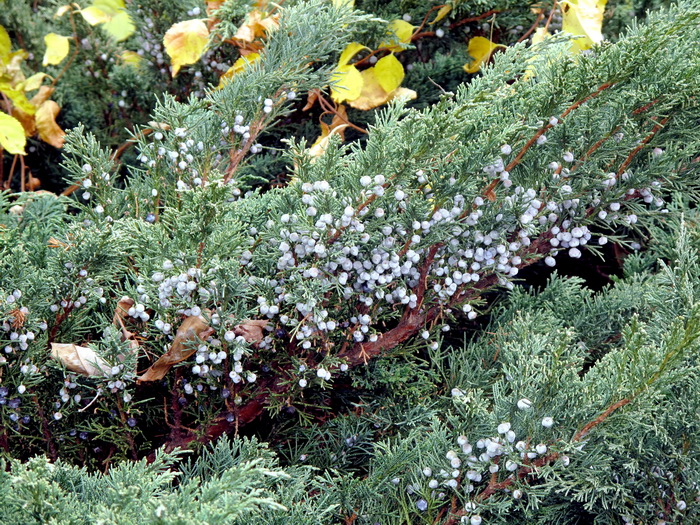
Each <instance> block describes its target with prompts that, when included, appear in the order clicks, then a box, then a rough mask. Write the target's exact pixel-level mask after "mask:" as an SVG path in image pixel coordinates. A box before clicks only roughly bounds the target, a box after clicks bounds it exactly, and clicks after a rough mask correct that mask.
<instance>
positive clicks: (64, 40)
mask: <svg viewBox="0 0 700 525" xmlns="http://www.w3.org/2000/svg"><path fill="white" fill-rule="evenodd" d="M69 41H70V39H69V38H68V37H67V36H61V35H57V34H56V33H49V34H48V35H46V36H45V37H44V43H45V44H46V53H44V61H43V62H42V63H43V64H44V65H45V66H49V65H51V66H56V65H58V64H60V63H61V62H63V59H64V58H66V57H67V56H68V52H69V51H70V45H69V44H68V42H69Z"/></svg>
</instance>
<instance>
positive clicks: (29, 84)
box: [18, 73, 47, 91]
mask: <svg viewBox="0 0 700 525" xmlns="http://www.w3.org/2000/svg"><path fill="white" fill-rule="evenodd" d="M46 76H47V75H46V73H34V74H33V75H32V76H31V77H29V78H28V79H27V80H25V81H24V82H22V83H20V85H19V86H18V87H20V88H21V89H22V90H23V91H34V90H36V89H39V88H40V87H41V84H42V82H44V79H45V78H46Z"/></svg>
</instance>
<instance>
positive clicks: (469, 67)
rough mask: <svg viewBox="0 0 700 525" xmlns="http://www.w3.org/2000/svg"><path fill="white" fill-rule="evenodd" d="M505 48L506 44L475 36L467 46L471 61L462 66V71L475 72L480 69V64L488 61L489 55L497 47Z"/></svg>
mask: <svg viewBox="0 0 700 525" xmlns="http://www.w3.org/2000/svg"><path fill="white" fill-rule="evenodd" d="M499 47H500V48H503V49H505V47H506V46H504V45H501V44H494V43H493V42H491V41H490V40H489V39H488V38H484V37H483V36H475V37H474V38H472V39H471V40H469V45H468V46H467V52H468V53H469V55H470V56H471V57H472V59H473V60H472V61H471V62H470V63H469V64H466V65H465V66H464V71H466V72H467V73H476V72H477V71H479V70H480V69H481V66H482V65H483V64H484V63H485V62H486V61H488V59H489V58H490V57H491V53H493V52H494V50H496V49H498V48H499Z"/></svg>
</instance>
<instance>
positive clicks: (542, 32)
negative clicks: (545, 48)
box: [532, 27, 552, 44]
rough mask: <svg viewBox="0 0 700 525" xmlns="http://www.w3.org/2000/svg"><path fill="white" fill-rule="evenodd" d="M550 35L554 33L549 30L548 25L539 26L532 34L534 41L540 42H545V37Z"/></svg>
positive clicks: (535, 42)
mask: <svg viewBox="0 0 700 525" xmlns="http://www.w3.org/2000/svg"><path fill="white" fill-rule="evenodd" d="M550 36H552V34H551V33H550V32H549V31H547V28H546V27H538V28H537V29H535V32H534V33H533V34H532V43H533V44H539V43H540V42H544V41H545V39H546V38H549V37H550Z"/></svg>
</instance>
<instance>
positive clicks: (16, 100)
mask: <svg viewBox="0 0 700 525" xmlns="http://www.w3.org/2000/svg"><path fill="white" fill-rule="evenodd" d="M0 93H2V94H3V95H5V96H6V97H7V98H9V99H10V100H11V101H12V105H13V106H14V107H16V108H19V109H21V110H22V111H24V112H25V113H27V114H29V115H33V114H34V113H35V112H36V107H35V106H34V105H33V104H32V103H31V102H30V101H29V100H27V95H25V94H24V91H22V90H21V89H16V88H14V87H12V86H11V85H10V84H8V83H6V82H0Z"/></svg>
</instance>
